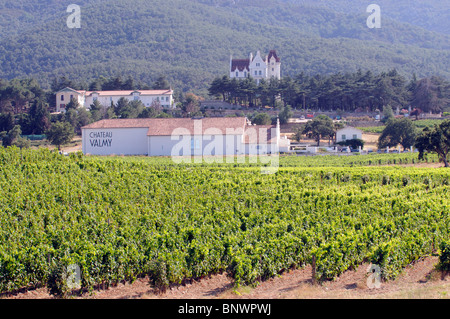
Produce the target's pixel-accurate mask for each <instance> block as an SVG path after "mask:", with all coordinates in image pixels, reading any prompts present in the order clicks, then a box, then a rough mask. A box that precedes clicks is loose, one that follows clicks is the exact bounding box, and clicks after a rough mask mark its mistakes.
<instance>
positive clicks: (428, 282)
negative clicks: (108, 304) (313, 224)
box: [3, 257, 450, 299]
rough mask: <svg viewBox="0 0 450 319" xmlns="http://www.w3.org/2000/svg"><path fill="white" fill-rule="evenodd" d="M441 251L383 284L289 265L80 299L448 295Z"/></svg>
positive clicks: (139, 284)
mask: <svg viewBox="0 0 450 319" xmlns="http://www.w3.org/2000/svg"><path fill="white" fill-rule="evenodd" d="M437 261H438V260H437V257H428V258H425V259H422V260H420V261H418V262H416V263H415V264H413V265H411V266H408V267H407V268H405V270H404V271H403V273H402V274H401V275H400V276H399V278H398V279H396V280H395V281H390V282H383V283H382V284H381V287H380V288H378V289H376V288H375V289H370V288H369V287H368V285H367V276H368V273H367V271H366V270H367V267H368V266H369V265H368V264H363V265H361V266H360V267H358V269H356V270H353V271H347V272H345V273H344V274H342V275H341V276H340V277H339V278H337V279H336V280H335V281H330V282H325V283H322V284H321V285H315V286H314V285H312V282H311V267H310V266H307V267H305V268H302V269H296V270H291V271H288V272H286V273H284V274H282V275H280V276H277V277H275V278H272V279H270V280H267V281H264V282H262V283H260V284H259V285H258V286H257V287H255V288H250V287H241V288H238V289H234V288H233V286H232V281H231V280H230V278H228V277H227V276H226V275H225V274H219V275H213V276H211V277H210V278H204V279H202V280H199V281H194V282H192V283H190V284H186V285H180V286H177V287H173V288H171V289H169V290H168V291H166V292H165V293H163V294H156V293H155V290H154V289H153V288H152V287H151V286H150V285H149V283H148V280H147V279H145V278H143V279H138V280H136V281H135V282H134V283H133V284H129V283H127V284H119V285H117V286H116V287H111V288H109V289H106V290H100V291H98V290H95V291H94V292H92V293H91V294H89V293H86V294H84V295H83V296H81V297H79V296H78V297H74V298H81V299H334V298H339V299H356V298H358V299H374V298H389V299H449V298H450V275H447V276H443V275H442V274H441V273H439V272H437V271H434V266H435V265H436V263H437ZM3 298H8V299H48V298H52V297H51V296H50V295H49V294H48V293H47V290H46V289H45V288H41V289H37V290H32V291H28V292H25V293H19V294H17V295H14V296H9V297H5V296H4V297H3Z"/></svg>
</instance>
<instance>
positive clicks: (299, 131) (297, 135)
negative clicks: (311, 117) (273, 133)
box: [292, 127, 304, 143]
mask: <svg viewBox="0 0 450 319" xmlns="http://www.w3.org/2000/svg"><path fill="white" fill-rule="evenodd" d="M303 129H304V128H302V127H298V128H297V129H296V130H295V133H294V135H293V136H292V138H293V139H294V140H295V141H297V142H299V143H300V141H301V139H302V137H303Z"/></svg>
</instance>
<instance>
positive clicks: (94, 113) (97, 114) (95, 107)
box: [89, 100, 102, 122]
mask: <svg viewBox="0 0 450 319" xmlns="http://www.w3.org/2000/svg"><path fill="white" fill-rule="evenodd" d="M89 111H90V112H91V119H92V120H93V121H94V122H97V121H99V120H101V119H102V112H101V111H102V105H101V104H100V102H99V101H98V100H95V101H94V103H92V104H91V105H90V108H89Z"/></svg>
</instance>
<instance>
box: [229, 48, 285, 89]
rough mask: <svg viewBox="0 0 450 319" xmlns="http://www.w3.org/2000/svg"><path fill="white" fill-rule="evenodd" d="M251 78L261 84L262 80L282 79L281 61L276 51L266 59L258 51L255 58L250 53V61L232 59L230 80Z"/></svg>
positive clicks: (271, 52) (270, 53)
mask: <svg viewBox="0 0 450 319" xmlns="http://www.w3.org/2000/svg"><path fill="white" fill-rule="evenodd" d="M248 77H251V78H253V79H255V80H256V82H257V83H259V82H260V81H261V80H262V79H264V80H270V79H271V78H276V79H278V80H279V79H281V59H280V58H279V57H278V55H277V52H276V51H275V50H271V51H270V52H269V55H267V56H266V57H262V56H261V52H260V51H258V52H257V53H256V55H255V56H253V53H250V55H249V58H248V59H233V56H231V57H230V78H237V79H245V78H248Z"/></svg>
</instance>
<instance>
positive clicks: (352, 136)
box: [336, 126, 363, 143]
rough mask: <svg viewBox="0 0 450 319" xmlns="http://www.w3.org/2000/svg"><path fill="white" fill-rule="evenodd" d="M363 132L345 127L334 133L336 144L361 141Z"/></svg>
mask: <svg viewBox="0 0 450 319" xmlns="http://www.w3.org/2000/svg"><path fill="white" fill-rule="evenodd" d="M362 134H363V132H362V131H361V130H360V129H357V128H354V127H351V126H347V127H344V128H342V129H340V130H338V131H337V132H336V143H339V142H345V141H348V140H356V139H359V140H362Z"/></svg>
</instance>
